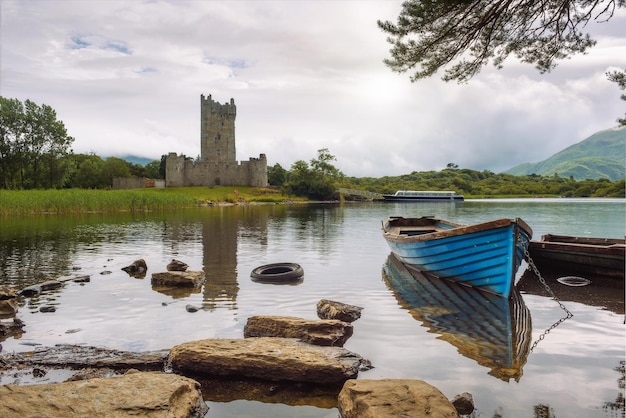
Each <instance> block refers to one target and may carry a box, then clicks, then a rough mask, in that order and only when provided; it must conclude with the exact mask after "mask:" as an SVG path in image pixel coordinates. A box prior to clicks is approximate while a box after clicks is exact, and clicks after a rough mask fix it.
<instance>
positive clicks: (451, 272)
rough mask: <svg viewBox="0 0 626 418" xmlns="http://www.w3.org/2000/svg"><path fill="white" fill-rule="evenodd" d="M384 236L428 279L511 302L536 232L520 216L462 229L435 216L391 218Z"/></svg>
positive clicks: (399, 254) (384, 228) (400, 255)
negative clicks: (434, 279)
mask: <svg viewBox="0 0 626 418" xmlns="http://www.w3.org/2000/svg"><path fill="white" fill-rule="evenodd" d="M382 234H383V237H384V238H385V240H386V241H387V244H388V245H389V247H390V248H391V251H392V252H393V253H394V254H395V255H396V256H398V258H399V259H400V260H401V261H402V262H404V263H406V264H410V265H412V266H414V267H417V268H418V269H419V270H420V271H422V273H424V274H425V275H426V276H428V277H437V278H440V279H448V280H453V281H456V282H461V283H463V284H467V285H470V286H473V287H478V288H481V289H483V290H486V291H489V292H493V293H496V294H499V295H501V296H503V297H505V298H508V297H509V296H510V293H511V289H512V288H513V284H514V281H515V274H516V273H517V270H518V268H519V266H520V264H521V263H522V260H523V259H524V256H525V252H526V250H527V248H528V243H529V241H530V239H531V238H532V229H531V228H530V227H529V226H528V225H527V224H526V223H525V222H524V221H523V220H521V219H519V218H516V219H497V220H494V221H489V222H483V223H479V224H474V225H461V224H457V223H453V222H450V221H446V220H443V219H438V218H434V217H432V216H424V217H421V218H403V217H391V218H389V219H388V220H387V221H385V222H384V223H383V227H382Z"/></svg>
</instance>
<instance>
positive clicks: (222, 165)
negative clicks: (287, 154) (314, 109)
mask: <svg viewBox="0 0 626 418" xmlns="http://www.w3.org/2000/svg"><path fill="white" fill-rule="evenodd" d="M236 116H237V107H236V106H235V100H234V99H230V103H224V104H220V103H218V102H215V101H213V99H212V98H211V95H209V97H208V98H205V97H204V95H203V94H202V95H200V159H199V160H198V161H193V160H191V159H189V158H185V157H184V156H182V155H180V156H179V155H177V154H176V153H175V152H172V153H169V154H168V156H167V157H166V160H165V185H166V187H176V186H220V185H221V186H252V187H266V186H267V158H266V157H265V154H260V155H259V158H250V160H248V161H242V162H241V163H238V162H237V157H236V152H235V117H236Z"/></svg>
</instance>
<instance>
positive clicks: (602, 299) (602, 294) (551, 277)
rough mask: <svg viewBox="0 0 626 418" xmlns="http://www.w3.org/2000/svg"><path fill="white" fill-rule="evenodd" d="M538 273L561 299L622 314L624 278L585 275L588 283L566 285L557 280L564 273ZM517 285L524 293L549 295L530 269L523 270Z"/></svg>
mask: <svg viewBox="0 0 626 418" xmlns="http://www.w3.org/2000/svg"><path fill="white" fill-rule="evenodd" d="M540 274H541V276H542V277H543V278H544V279H545V281H546V283H547V284H548V286H549V287H550V289H551V290H552V292H553V293H554V295H555V296H556V297H557V298H558V299H559V300H561V301H568V302H578V303H582V304H585V305H588V306H596V307H601V308H603V309H606V310H608V311H611V312H614V313H616V314H624V280H619V279H612V278H607V277H594V276H586V277H585V278H586V279H588V280H590V281H591V283H590V284H589V285H587V286H567V285H566V284H563V283H559V281H558V280H557V279H558V278H560V277H562V276H563V275H564V274H561V273H559V272H546V271H542V272H541V273H540ZM517 287H518V289H519V290H520V291H521V292H524V293H529V294H532V295H539V296H546V297H551V295H550V294H549V293H548V291H547V290H546V288H545V286H544V285H543V284H541V282H540V281H539V278H538V277H537V275H536V274H535V273H533V271H532V270H531V269H528V270H526V271H524V273H523V274H522V276H521V277H520V279H519V281H518V282H517Z"/></svg>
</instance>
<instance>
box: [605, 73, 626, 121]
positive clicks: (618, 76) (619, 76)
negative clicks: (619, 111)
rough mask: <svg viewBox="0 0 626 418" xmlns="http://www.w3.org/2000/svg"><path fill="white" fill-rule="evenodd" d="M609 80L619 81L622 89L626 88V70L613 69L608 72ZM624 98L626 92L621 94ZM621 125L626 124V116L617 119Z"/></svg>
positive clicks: (624, 98)
mask: <svg viewBox="0 0 626 418" xmlns="http://www.w3.org/2000/svg"><path fill="white" fill-rule="evenodd" d="M606 76H607V77H608V79H609V81H612V82H614V83H617V85H618V86H619V88H620V89H622V90H626V70H624V71H611V72H608V73H606ZM620 97H621V98H622V100H626V94H622V95H621V96H620ZM617 121H618V122H619V124H620V125H622V126H626V117H624V118H619V119H617Z"/></svg>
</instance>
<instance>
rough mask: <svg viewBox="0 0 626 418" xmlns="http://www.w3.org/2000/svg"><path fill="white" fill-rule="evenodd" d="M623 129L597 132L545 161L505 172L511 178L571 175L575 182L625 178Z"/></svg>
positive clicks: (625, 138)
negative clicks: (513, 176)
mask: <svg viewBox="0 0 626 418" xmlns="http://www.w3.org/2000/svg"><path fill="white" fill-rule="evenodd" d="M624 161H626V128H618V129H610V130H605V131H601V132H598V133H596V134H594V135H592V136H590V137H589V138H587V139H585V140H584V141H581V142H579V143H577V144H574V145H572V146H570V147H568V148H566V149H564V150H563V151H560V152H558V153H556V154H554V155H553V156H551V157H550V158H548V159H547V160H544V161H541V162H538V163H534V164H531V163H527V164H522V165H519V166H516V167H513V168H512V169H510V170H508V171H507V173H509V174H513V175H528V174H533V173H535V174H539V175H543V176H551V175H553V174H554V173H558V174H559V175H560V176H563V177H569V176H572V177H573V178H574V179H576V180H584V179H601V178H608V179H609V180H622V179H624V178H626V168H625V166H624Z"/></svg>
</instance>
